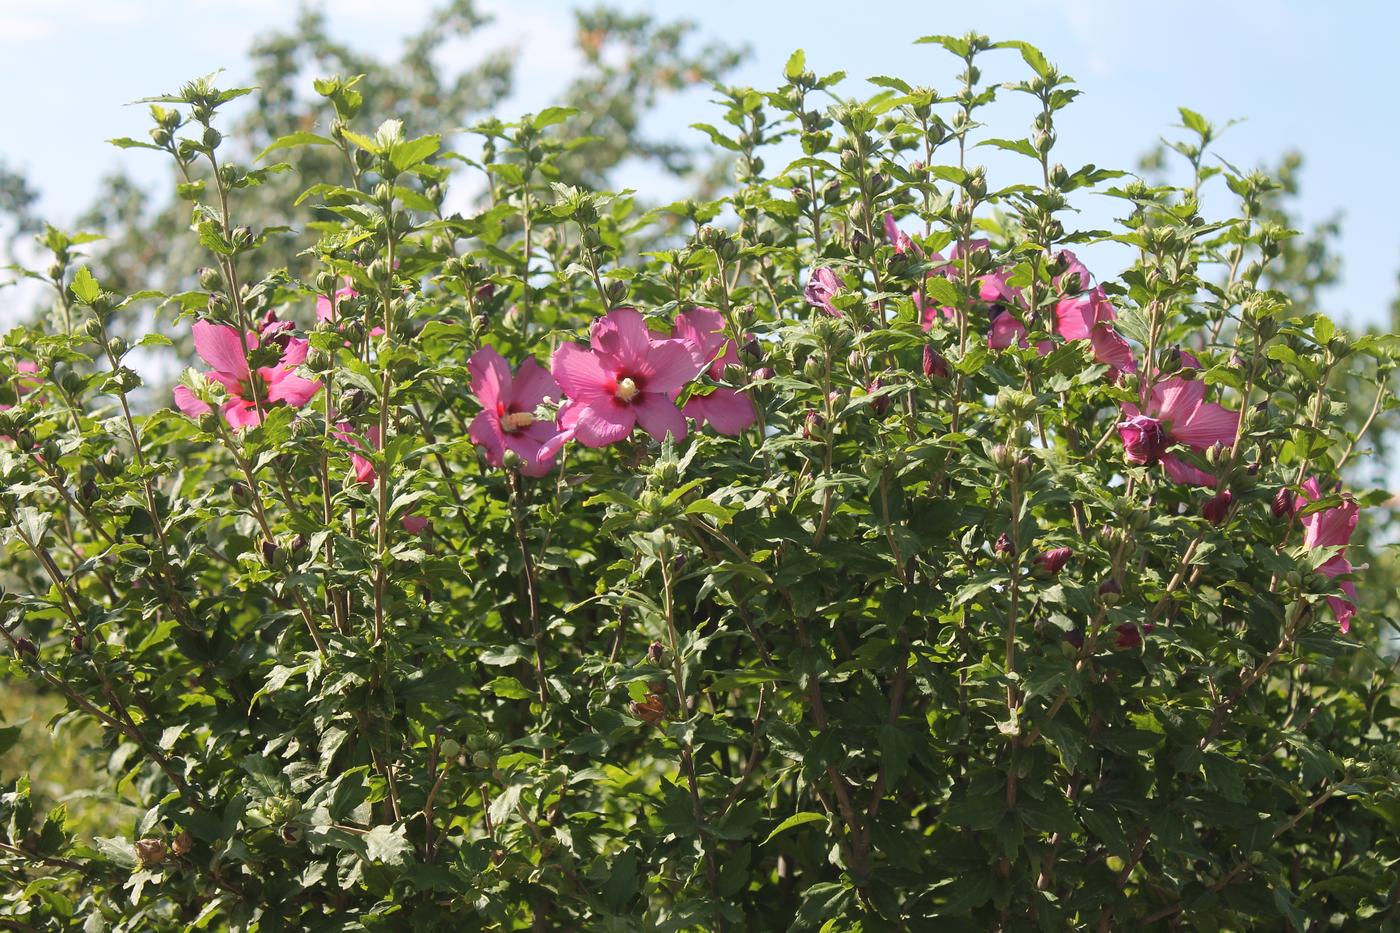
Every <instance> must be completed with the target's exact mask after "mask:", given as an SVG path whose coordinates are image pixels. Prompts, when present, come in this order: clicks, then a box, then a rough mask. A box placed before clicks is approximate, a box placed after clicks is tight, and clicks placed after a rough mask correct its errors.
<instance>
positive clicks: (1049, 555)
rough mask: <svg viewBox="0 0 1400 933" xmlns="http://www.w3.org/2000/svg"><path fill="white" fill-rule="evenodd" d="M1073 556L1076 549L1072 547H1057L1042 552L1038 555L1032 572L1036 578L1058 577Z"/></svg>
mask: <svg viewBox="0 0 1400 933" xmlns="http://www.w3.org/2000/svg"><path fill="white" fill-rule="evenodd" d="M1073 556H1074V548H1071V547H1057V548H1051V549H1050V550H1048V551H1042V552H1041V553H1039V554H1037V555H1036V558H1035V562H1034V564H1033V566H1032V570H1033V572H1034V573H1035V575H1036V576H1040V577H1053V576H1057V575H1058V574H1059V572H1060V571H1061V570H1062V569H1064V566H1065V564H1067V563H1069V559H1070V558H1071V557H1073Z"/></svg>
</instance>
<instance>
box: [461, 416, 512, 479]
mask: <svg viewBox="0 0 1400 933" xmlns="http://www.w3.org/2000/svg"><path fill="white" fill-rule="evenodd" d="M467 436H468V437H469V438H471V440H472V443H474V444H480V445H481V446H482V447H483V448H484V449H485V451H486V462H487V463H489V464H491V465H492V466H500V465H501V454H502V453H504V452H505V445H506V440H505V432H504V431H502V430H501V424H500V422H499V421H498V420H497V419H496V412H495V409H494V407H493V408H490V409H487V410H486V411H483V412H480V413H479V414H477V416H476V417H475V418H473V419H472V424H471V427H470V428H469V429H468V430H467Z"/></svg>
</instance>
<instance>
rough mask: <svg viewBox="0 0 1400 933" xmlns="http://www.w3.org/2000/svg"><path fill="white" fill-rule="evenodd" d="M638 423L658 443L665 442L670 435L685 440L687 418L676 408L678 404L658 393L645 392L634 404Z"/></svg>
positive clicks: (633, 407)
mask: <svg viewBox="0 0 1400 933" xmlns="http://www.w3.org/2000/svg"><path fill="white" fill-rule="evenodd" d="M632 409H633V411H634V412H636V415H637V423H638V424H640V425H641V426H642V430H643V431H646V432H647V433H648V434H650V435H651V436H652V437H653V438H655V439H656V440H658V441H664V440H665V439H666V435H667V434H670V435H671V436H672V437H673V438H675V439H676V440H678V441H680V440H684V439H685V416H684V415H682V414H681V413H680V411H679V410H678V409H677V408H676V403H675V402H673V401H671V399H670V398H668V397H667V396H665V395H662V394H659V393H657V392H643V393H642V394H641V395H639V396H638V397H637V399H636V401H634V402H633V403H632Z"/></svg>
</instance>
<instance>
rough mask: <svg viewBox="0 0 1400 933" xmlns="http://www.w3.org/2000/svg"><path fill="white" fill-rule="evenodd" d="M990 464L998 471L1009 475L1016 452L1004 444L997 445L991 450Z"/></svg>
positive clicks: (1014, 463)
mask: <svg viewBox="0 0 1400 933" xmlns="http://www.w3.org/2000/svg"><path fill="white" fill-rule="evenodd" d="M992 463H993V465H995V466H996V468H997V469H998V470H1001V471H1002V472H1004V473H1009V472H1010V471H1011V470H1012V469H1013V468H1014V467H1015V465H1016V451H1014V450H1012V449H1011V448H1010V447H1008V446H1006V445H1005V444H997V445H996V446H995V447H993V448H992Z"/></svg>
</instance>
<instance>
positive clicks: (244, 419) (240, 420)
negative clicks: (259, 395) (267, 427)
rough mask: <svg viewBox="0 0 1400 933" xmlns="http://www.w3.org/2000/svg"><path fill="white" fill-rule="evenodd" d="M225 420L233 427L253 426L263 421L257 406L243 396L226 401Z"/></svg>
mask: <svg viewBox="0 0 1400 933" xmlns="http://www.w3.org/2000/svg"><path fill="white" fill-rule="evenodd" d="M224 420H226V421H227V422H228V423H229V426H230V427H233V428H251V427H253V426H254V425H256V424H259V423H260V422H261V421H262V416H261V415H259V414H258V409H257V406H256V405H254V404H253V403H252V402H248V401H244V400H243V399H241V398H231V399H229V400H228V401H226V402H224Z"/></svg>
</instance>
